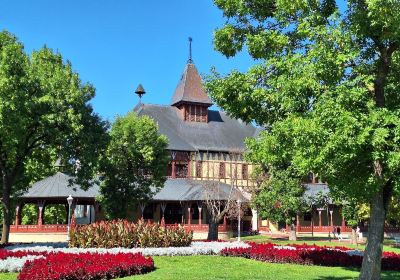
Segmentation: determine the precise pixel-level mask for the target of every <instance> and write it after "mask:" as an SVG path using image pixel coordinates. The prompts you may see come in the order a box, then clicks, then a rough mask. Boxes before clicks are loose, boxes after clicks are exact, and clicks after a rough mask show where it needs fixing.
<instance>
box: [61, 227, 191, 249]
mask: <svg viewBox="0 0 400 280" xmlns="http://www.w3.org/2000/svg"><path fill="white" fill-rule="evenodd" d="M192 238H193V233H192V232H187V231H186V230H185V229H184V228H183V227H182V226H180V225H179V226H174V227H167V228H166V227H163V226H160V225H159V224H150V223H146V222H144V221H142V220H140V221H139V222H138V223H131V222H128V221H126V220H117V221H101V222H98V223H95V224H90V225H85V226H78V227H74V228H72V229H71V232H70V243H69V246H70V247H81V248H114V247H124V248H135V247H183V246H189V245H190V243H191V242H192Z"/></svg>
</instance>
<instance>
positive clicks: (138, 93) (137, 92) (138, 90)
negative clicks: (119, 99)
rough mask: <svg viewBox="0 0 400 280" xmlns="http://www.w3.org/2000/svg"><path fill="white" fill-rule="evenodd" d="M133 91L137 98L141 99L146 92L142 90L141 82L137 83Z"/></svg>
mask: <svg viewBox="0 0 400 280" xmlns="http://www.w3.org/2000/svg"><path fill="white" fill-rule="evenodd" d="M135 93H136V94H137V95H138V96H139V100H140V101H141V100H142V96H143V95H144V94H145V93H146V91H145V90H144V88H143V86H142V84H139V85H138V87H137V88H136V90H135Z"/></svg>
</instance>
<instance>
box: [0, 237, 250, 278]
mask: <svg viewBox="0 0 400 280" xmlns="http://www.w3.org/2000/svg"><path fill="white" fill-rule="evenodd" d="M65 246H66V243H47V244H17V245H13V246H9V247H7V248H6V249H0V256H4V258H3V259H1V258H0V271H1V272H17V271H21V269H22V267H23V265H24V263H25V261H26V260H27V259H29V260H32V259H36V258H42V257H43V256H47V255H48V254H52V253H65V254H82V253H100V254H118V253H125V254H126V253H129V254H136V253H141V254H142V255H144V256H193V255H217V254H219V253H220V252H221V251H222V250H223V249H226V248H246V247H249V245H248V244H246V243H244V242H197V241H196V242H192V244H191V245H190V246H189V247H167V248H130V249H129V248H110V249H106V248H65ZM10 263H11V265H10Z"/></svg>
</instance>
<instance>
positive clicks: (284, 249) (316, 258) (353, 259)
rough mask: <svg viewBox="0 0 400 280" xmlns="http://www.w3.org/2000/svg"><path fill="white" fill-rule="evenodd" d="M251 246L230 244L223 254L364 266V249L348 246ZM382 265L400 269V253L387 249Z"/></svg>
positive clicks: (250, 257) (387, 267)
mask: <svg viewBox="0 0 400 280" xmlns="http://www.w3.org/2000/svg"><path fill="white" fill-rule="evenodd" d="M250 244H251V246H250V247H248V248H227V249H224V250H222V251H221V253H220V254H221V255H222V256H235V257H244V258H249V259H255V260H259V261H264V262H272V263H296V264H304V265H321V266H342V267H361V264H362V259H363V252H360V251H355V250H353V249H350V248H346V247H326V246H324V247H320V246H316V245H306V244H304V245H295V244H293V245H287V246H279V245H275V244H272V243H265V244H256V243H250ZM382 269H384V270H400V255H399V254H395V253H392V252H384V253H383V257H382Z"/></svg>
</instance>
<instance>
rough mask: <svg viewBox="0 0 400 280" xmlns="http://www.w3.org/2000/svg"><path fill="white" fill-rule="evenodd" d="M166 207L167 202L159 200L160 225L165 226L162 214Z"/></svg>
mask: <svg viewBox="0 0 400 280" xmlns="http://www.w3.org/2000/svg"><path fill="white" fill-rule="evenodd" d="M166 208H167V203H166V202H161V204H160V209H161V226H164V227H165V218H164V214H165V209H166Z"/></svg>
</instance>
